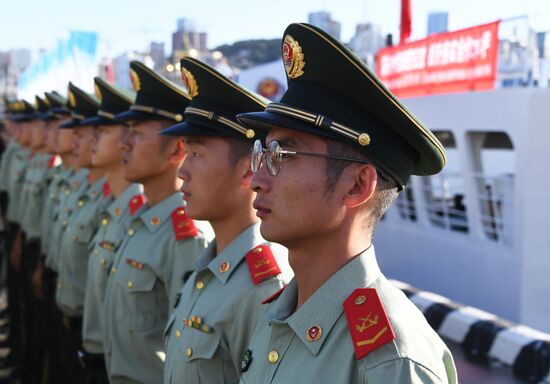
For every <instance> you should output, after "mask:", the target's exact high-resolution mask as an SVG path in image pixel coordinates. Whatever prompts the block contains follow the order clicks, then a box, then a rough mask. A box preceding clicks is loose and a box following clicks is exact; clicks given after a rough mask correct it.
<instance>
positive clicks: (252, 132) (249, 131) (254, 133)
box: [246, 129, 256, 139]
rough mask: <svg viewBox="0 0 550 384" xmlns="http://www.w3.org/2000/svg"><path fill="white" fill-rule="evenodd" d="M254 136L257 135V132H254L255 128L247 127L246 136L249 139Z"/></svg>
mask: <svg viewBox="0 0 550 384" xmlns="http://www.w3.org/2000/svg"><path fill="white" fill-rule="evenodd" d="M254 136H256V132H254V130H253V129H247V130H246V138H247V139H253V138H254Z"/></svg>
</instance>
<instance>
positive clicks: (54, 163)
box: [48, 155, 59, 168]
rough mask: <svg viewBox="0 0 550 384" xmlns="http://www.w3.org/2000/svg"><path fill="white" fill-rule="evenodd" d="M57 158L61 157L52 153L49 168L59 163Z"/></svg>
mask: <svg viewBox="0 0 550 384" xmlns="http://www.w3.org/2000/svg"><path fill="white" fill-rule="evenodd" d="M57 159H59V157H58V156H57V155H51V156H50V158H49V159H48V168H54V167H55V166H56V165H57Z"/></svg>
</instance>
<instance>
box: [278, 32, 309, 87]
mask: <svg viewBox="0 0 550 384" xmlns="http://www.w3.org/2000/svg"><path fill="white" fill-rule="evenodd" d="M283 63H284V64H285V70H286V74H287V75H288V77H289V78H290V79H296V78H298V77H300V76H302V75H303V74H304V71H303V69H304V66H305V65H306V63H305V61H304V54H303V53H302V47H301V46H300V43H298V42H297V41H296V40H294V38H293V37H292V36H290V35H286V36H285V39H284V41H283Z"/></svg>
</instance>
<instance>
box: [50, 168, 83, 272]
mask: <svg viewBox="0 0 550 384" xmlns="http://www.w3.org/2000/svg"><path fill="white" fill-rule="evenodd" d="M68 181H69V184H68V187H67V188H65V189H63V190H62V191H60V193H59V198H60V202H59V205H58V206H57V207H56V209H55V211H56V212H55V215H56V217H57V219H56V221H55V222H54V223H53V228H52V232H51V241H50V245H49V247H48V248H49V249H48V257H47V259H46V264H47V265H48V266H49V267H50V268H51V269H53V270H54V271H56V272H59V253H60V252H61V235H62V234H63V232H65V231H66V230H67V227H68V225H69V218H70V217H71V214H72V213H73V211H74V210H75V209H76V208H77V204H78V198H79V196H81V195H82V193H83V192H84V191H86V190H87V189H88V187H89V185H90V184H89V183H88V170H87V169H81V170H79V171H78V172H76V173H74V174H72V176H71V177H70V178H69V180H68Z"/></svg>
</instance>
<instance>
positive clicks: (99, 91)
mask: <svg viewBox="0 0 550 384" xmlns="http://www.w3.org/2000/svg"><path fill="white" fill-rule="evenodd" d="M95 95H96V97H97V98H98V99H99V101H102V100H103V95H102V94H101V89H99V87H98V86H97V84H96V85H95Z"/></svg>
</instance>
